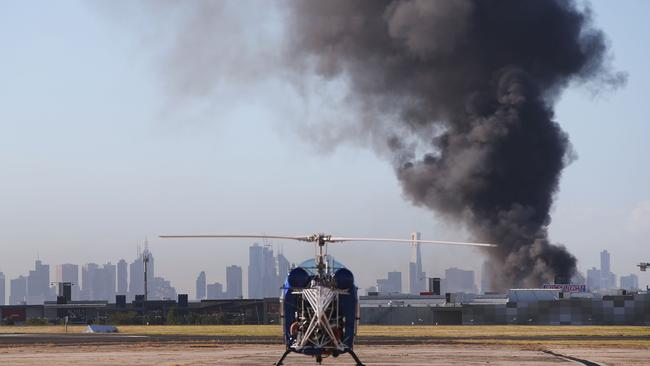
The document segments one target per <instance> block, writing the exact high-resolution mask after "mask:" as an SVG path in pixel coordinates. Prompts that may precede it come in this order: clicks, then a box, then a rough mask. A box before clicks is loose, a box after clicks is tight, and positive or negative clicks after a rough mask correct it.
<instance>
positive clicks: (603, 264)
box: [600, 250, 610, 273]
mask: <svg viewBox="0 0 650 366" xmlns="http://www.w3.org/2000/svg"><path fill="white" fill-rule="evenodd" d="M609 259H610V258H609V252H608V251H607V250H603V251H602V252H600V270H601V272H603V273H609V272H610V267H609Z"/></svg>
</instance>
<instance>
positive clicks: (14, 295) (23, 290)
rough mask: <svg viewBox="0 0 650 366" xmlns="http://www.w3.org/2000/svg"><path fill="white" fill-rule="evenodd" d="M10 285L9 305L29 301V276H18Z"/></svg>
mask: <svg viewBox="0 0 650 366" xmlns="http://www.w3.org/2000/svg"><path fill="white" fill-rule="evenodd" d="M10 287H11V293H10V294H9V305H20V304H25V303H26V302H27V277H25V276H18V278H15V279H13V280H11V285H10Z"/></svg>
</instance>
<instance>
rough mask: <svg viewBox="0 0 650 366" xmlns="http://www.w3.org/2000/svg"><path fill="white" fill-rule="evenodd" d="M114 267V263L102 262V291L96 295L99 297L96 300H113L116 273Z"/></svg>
mask: <svg viewBox="0 0 650 366" xmlns="http://www.w3.org/2000/svg"><path fill="white" fill-rule="evenodd" d="M116 272H117V271H116V267H115V265H114V264H112V263H111V262H108V263H106V264H104V266H103V267H102V277H101V279H102V290H103V291H102V292H101V293H100V295H99V296H98V297H99V298H98V299H96V300H107V301H114V300H115V290H116V286H115V285H116V283H115V279H116V277H115V275H116Z"/></svg>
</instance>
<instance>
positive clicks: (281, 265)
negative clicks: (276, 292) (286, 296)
mask: <svg viewBox="0 0 650 366" xmlns="http://www.w3.org/2000/svg"><path fill="white" fill-rule="evenodd" d="M290 267H291V265H290V264H289V261H288V260H287V258H286V257H285V256H284V254H282V253H278V287H282V284H283V283H284V279H285V278H286V277H287V275H288V274H289V269H290Z"/></svg>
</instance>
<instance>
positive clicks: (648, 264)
mask: <svg viewBox="0 0 650 366" xmlns="http://www.w3.org/2000/svg"><path fill="white" fill-rule="evenodd" d="M637 266H638V267H639V269H640V270H641V271H642V272H645V271H646V269H648V267H649V266H650V263H643V262H642V263H639V264H638V265H637Z"/></svg>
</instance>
